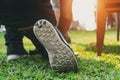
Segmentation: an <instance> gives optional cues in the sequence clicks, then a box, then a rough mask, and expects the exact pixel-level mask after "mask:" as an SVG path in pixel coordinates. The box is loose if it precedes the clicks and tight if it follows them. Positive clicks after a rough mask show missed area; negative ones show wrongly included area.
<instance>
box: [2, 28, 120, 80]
mask: <svg viewBox="0 0 120 80" xmlns="http://www.w3.org/2000/svg"><path fill="white" fill-rule="evenodd" d="M3 35H4V34H3V33H0V64H1V65H0V80H120V42H117V41H116V31H115V30H108V31H106V35H105V41H104V48H103V51H102V56H100V57H98V56H97V55H96V54H97V53H96V47H95V46H94V43H95V42H96V33H95V31H92V32H87V31H70V36H71V38H72V43H71V44H70V46H71V48H72V49H73V50H74V51H75V52H79V55H78V56H77V60H78V66H79V70H78V72H77V73H75V72H68V73H55V72H53V71H52V69H51V67H50V65H49V62H48V59H45V58H43V57H42V56H40V55H36V56H31V57H28V58H26V59H18V60H15V61H10V62H7V61H6V46H5V45H4V43H5V41H4V36H3ZM24 44H25V48H26V50H27V51H29V50H32V49H34V46H33V45H32V44H31V42H30V41H29V40H28V39H27V38H24Z"/></svg>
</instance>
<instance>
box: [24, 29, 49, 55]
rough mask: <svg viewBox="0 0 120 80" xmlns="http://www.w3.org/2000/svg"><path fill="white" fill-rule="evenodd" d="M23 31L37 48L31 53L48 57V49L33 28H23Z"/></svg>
mask: <svg viewBox="0 0 120 80" xmlns="http://www.w3.org/2000/svg"><path fill="white" fill-rule="evenodd" d="M22 33H23V34H24V35H25V36H26V37H27V38H29V39H30V40H31V41H32V43H33V45H34V46H35V48H36V49H35V50H33V51H30V53H29V54H30V55H34V54H42V55H43V56H44V57H48V54H47V51H46V49H45V48H44V46H43V45H42V44H41V43H40V42H39V41H38V39H36V37H35V35H34V33H33V29H32V28H31V29H28V30H23V31H22Z"/></svg>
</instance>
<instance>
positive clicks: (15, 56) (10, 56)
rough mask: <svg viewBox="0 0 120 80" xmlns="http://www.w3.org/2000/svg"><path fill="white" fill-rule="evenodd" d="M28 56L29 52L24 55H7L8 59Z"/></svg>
mask: <svg viewBox="0 0 120 80" xmlns="http://www.w3.org/2000/svg"><path fill="white" fill-rule="evenodd" d="M27 56H28V55H27V54H24V55H17V54H11V55H8V56H7V61H10V60H15V59H19V58H25V57H27Z"/></svg>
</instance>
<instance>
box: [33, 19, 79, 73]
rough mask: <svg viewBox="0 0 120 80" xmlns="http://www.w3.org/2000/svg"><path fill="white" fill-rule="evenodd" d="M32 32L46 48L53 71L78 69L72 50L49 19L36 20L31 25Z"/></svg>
mask: <svg viewBox="0 0 120 80" xmlns="http://www.w3.org/2000/svg"><path fill="white" fill-rule="evenodd" d="M33 32H34V34H35V36H36V37H37V39H38V40H39V41H40V42H41V43H42V44H43V46H44V47H45V48H46V50H47V52H48V56H49V62H50V65H51V67H52V69H53V70H54V71H55V72H67V71H77V70H78V63H77V60H76V57H75V55H74V52H73V51H72V49H71V48H70V47H69V45H68V44H67V42H66V41H65V40H64V38H63V36H62V35H61V33H60V32H59V31H58V30H57V28H56V27H53V25H52V24H51V23H50V22H49V21H47V20H44V19H41V20H39V21H37V22H36V23H35V25H34V27H33Z"/></svg>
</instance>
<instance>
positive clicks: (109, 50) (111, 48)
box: [74, 43, 120, 55]
mask: <svg viewBox="0 0 120 80" xmlns="http://www.w3.org/2000/svg"><path fill="white" fill-rule="evenodd" d="M74 44H75V43H74ZM76 45H78V46H82V47H84V48H85V49H84V51H93V52H97V48H96V46H91V45H90V44H76ZM102 52H103V53H105V54H117V55H120V46H119V45H104V46H103V49H102Z"/></svg>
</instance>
